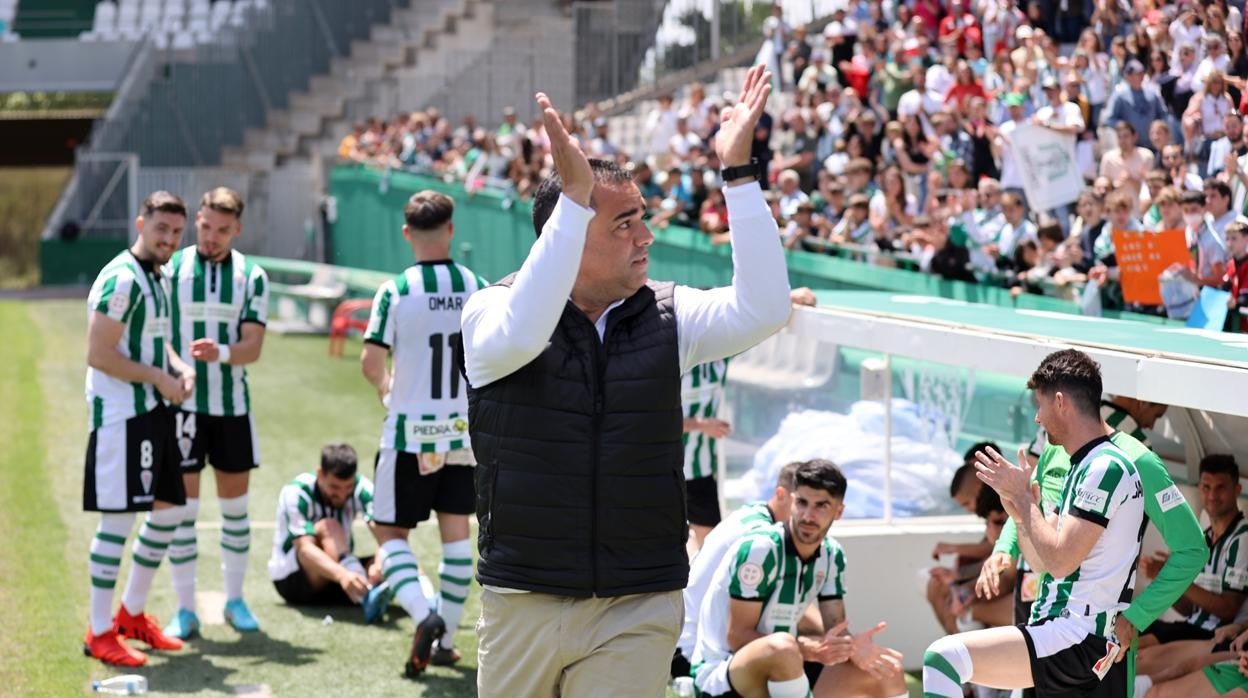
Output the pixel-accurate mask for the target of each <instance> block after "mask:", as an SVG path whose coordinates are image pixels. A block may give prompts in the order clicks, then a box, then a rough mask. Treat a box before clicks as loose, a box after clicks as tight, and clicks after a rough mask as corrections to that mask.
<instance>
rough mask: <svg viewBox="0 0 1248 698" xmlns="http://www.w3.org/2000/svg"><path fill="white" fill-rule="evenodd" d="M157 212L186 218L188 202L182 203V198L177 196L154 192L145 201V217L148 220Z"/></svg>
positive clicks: (164, 192)
mask: <svg viewBox="0 0 1248 698" xmlns="http://www.w3.org/2000/svg"><path fill="white" fill-rule="evenodd" d="M157 212H160V213H172V214H175V215H178V216H182V217H183V218H186V202H184V201H182V197H180V196H178V195H177V194H170V193H169V192H167V191H154V192H152V193H151V194H148V195H147V198H146V199H143V217H144V218H147V217H149V216H151V215H152V214H154V213H157Z"/></svg>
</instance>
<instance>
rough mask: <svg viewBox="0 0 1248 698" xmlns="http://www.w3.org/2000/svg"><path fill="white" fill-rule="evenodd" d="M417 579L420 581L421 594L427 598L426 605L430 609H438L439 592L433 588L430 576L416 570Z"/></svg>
mask: <svg viewBox="0 0 1248 698" xmlns="http://www.w3.org/2000/svg"><path fill="white" fill-rule="evenodd" d="M416 577H417V579H418V580H419V581H420V593H421V594H424V596H425V603H426V604H428V606H429V608H437V607H438V590H437V589H434V588H433V581H432V580H431V579H429V575H427V574H425V571H424V570H416Z"/></svg>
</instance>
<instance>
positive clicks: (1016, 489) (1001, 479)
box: [975, 447, 1035, 505]
mask: <svg viewBox="0 0 1248 698" xmlns="http://www.w3.org/2000/svg"><path fill="white" fill-rule="evenodd" d="M1018 462H1019V465H1018V466H1015V465H1014V464H1012V463H1010V462H1009V461H1008V460H1006V459H1005V457H1004V456H1002V455H1001V454H1000V453H997V451H996V449H994V448H992V447H988V448H987V449H985V450H983V451H978V452H976V453H975V469H976V470H978V471H979V479H980V480H982V481H983V482H984V484H986V485H988V486H989V487H991V488H992V489H994V490H996V491H997V494H999V495H1001V499H1002V500H1006V499H1008V500H1009V501H1010V503H1011V504H1014V505H1018V504H1020V503H1024V502H1026V501H1027V499H1028V498H1030V497H1031V496H1032V488H1031V473H1032V472H1033V471H1034V470H1035V466H1033V465H1031V463H1030V462H1029V461H1028V460H1027V451H1026V449H1023V448H1020V449H1018Z"/></svg>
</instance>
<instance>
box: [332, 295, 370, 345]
mask: <svg viewBox="0 0 1248 698" xmlns="http://www.w3.org/2000/svg"><path fill="white" fill-rule="evenodd" d="M372 307H373V302H372V301H371V300H368V299H355V300H349V301H343V302H341V303H339V304H338V307H337V308H335V309H334V318H333V320H332V321H331V322H330V325H329V355H330V357H332V358H335V359H340V358H342V347H343V345H344V344H345V343H346V341H347V336H348V335H349V334H350V333H351V330H356V331H358V332H364V331H366V330H367V329H368V313H369V311H370V310H372ZM357 313H363V317H357V316H356V314H357Z"/></svg>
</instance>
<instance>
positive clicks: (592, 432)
mask: <svg viewBox="0 0 1248 698" xmlns="http://www.w3.org/2000/svg"><path fill="white" fill-rule="evenodd" d="M512 278H513V277H509V278H507V279H505V280H504V281H502V282H500V283H501V284H504V285H510V284H511V281H512ZM674 288H675V285H674V284H671V283H656V282H650V283H649V284H647V285H646V286H645V287H643V288H642V289H641V290H639V291H638V292H637V293H635V294H633V295H632V296H631V297H630V298H629V299H628V300H626V301H624V303H623V304H621V305H619V306H618V307H616V308H615V309H613V310H612V311H611V312H610V314H609V315H608V316H607V318H608V321H607V328H606V332H605V334H604V338H603V340H602V341H601V342H600V341H599V339H598V333H597V330H596V329H595V328H594V324H593V323H592V322H590V321H589V318H587V317H586V316H585V314H584V313H583V312H581V311H580V310H579V309H578V308H576V306H574V305H573V304H572V303H571V302H568V304H567V305H566V307H565V308H564V310H563V315H562V317H560V318H559V324H558V325H557V326H556V328H555V331H554V333H553V334H552V335H551V338H550V344H549V345H547V347H546V349H545V351H543V352H542V353H541V354H540V355H538V357H537V358H536V359H534V360H533V361H531V362H529V363H528V364H527V365H525V366H524V367H523V368H521V369H520V370H518V371H516V372H515V373H512V374H511V375H509V376H507V377H505V378H503V379H501V380H498V381H495V382H493V383H490V384H489V385H486V386H483V387H481V388H475V387H472V386H471V385H470V386H469V387H468V424H469V432H470V433H471V435H472V447H473V451H474V452H475V455H476V458H477V463H478V465H477V468H476V487H477V521H478V523H479V524H480V530H479V533H478V538H477V543H478V547H479V551H480V561H479V563H478V566H477V579H478V581H480V582H481V584H486V585H496V586H500V587H507V588H512V589H523V590H527V591H534V592H542V593H548V594H558V595H562V596H574V597H588V596H621V595H624V594H639V593H647V592H660V591H671V590H675V589H682V588H684V586H685V584H686V582H687V580H688V577H689V561H688V558H687V556H686V554H685V539H686V535H687V530H686V521H685V516H686V509H685V479H684V475H683V473H682V464H683V459H684V448H683V445H682V441H681V433H682V427H681V424H682V411H681V403H680V359H679V352H678V349H677V341H676V314H675V309H674V305H673V290H674Z"/></svg>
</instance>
